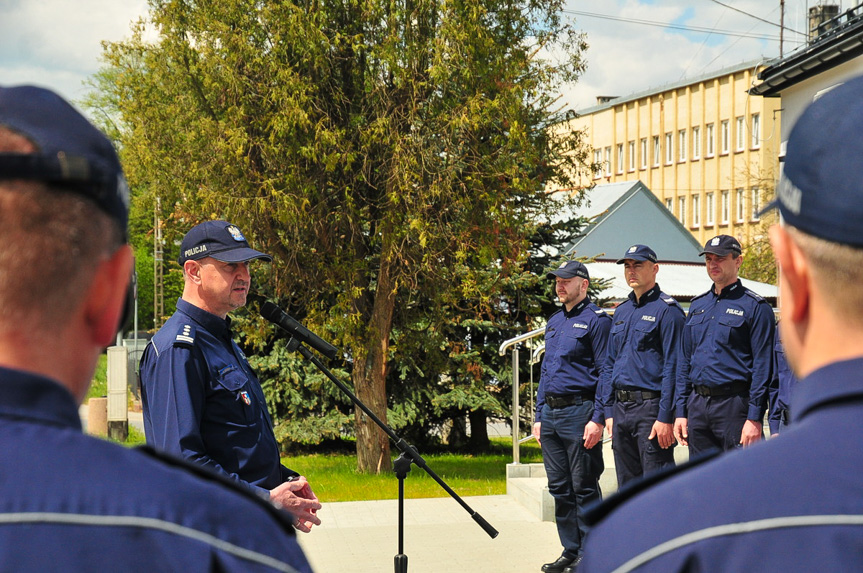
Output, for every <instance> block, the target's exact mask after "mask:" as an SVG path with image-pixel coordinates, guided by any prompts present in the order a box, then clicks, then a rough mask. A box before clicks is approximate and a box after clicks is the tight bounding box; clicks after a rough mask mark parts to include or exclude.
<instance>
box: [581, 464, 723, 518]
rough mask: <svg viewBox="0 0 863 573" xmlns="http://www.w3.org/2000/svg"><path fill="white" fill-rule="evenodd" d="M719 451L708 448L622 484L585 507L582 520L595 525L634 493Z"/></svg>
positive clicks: (688, 468)
mask: <svg viewBox="0 0 863 573" xmlns="http://www.w3.org/2000/svg"><path fill="white" fill-rule="evenodd" d="M720 453H722V452H721V450H710V451H709V452H706V453H704V454H701V455H699V456H698V457H696V458H693V459H690V460H689V461H688V462H686V463H683V464H680V465H677V466H669V467H667V468H664V469H662V470H659V471H657V472H655V473H652V474H650V475H648V476H647V477H645V478H642V479H640V480H634V481H631V482H629V483H627V484H626V485H624V486H623V487H622V488H620V490H618V491H617V493H615V494H614V495H612V496H611V497H609V498H606V499H604V500H603V501H601V502H599V503H597V504H595V505H592V506H590V507H589V508H587V511H585V514H584V521H585V522H586V523H587V524H588V525H591V526H593V525H596V524H597V523H599V522H600V521H602V520H603V519H605V517H606V516H607V515H608V514H609V513H611V512H612V511H614V510H615V509H617V508H618V507H619V506H620V505H623V504H624V503H625V502H627V501H629V500H630V499H632V498H633V497H635V496H636V495H638V494H640V493H642V492H644V491H646V490H647V489H649V488H651V487H653V486H655V485H657V484H659V483H661V482H664V481H665V480H667V479H668V478H671V477H674V476H676V475H677V474H680V473H682V472H685V471H689V470H691V469H693V468H695V467H697V466H700V465H701V464H703V463H704V462H707V461H710V460H712V459H714V458H716V457H717V456H718V455H719V454H720Z"/></svg>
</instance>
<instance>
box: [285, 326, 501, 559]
mask: <svg viewBox="0 0 863 573" xmlns="http://www.w3.org/2000/svg"><path fill="white" fill-rule="evenodd" d="M294 350H296V351H298V352H299V353H300V354H302V355H303V357H305V358H306V359H307V360H309V361H310V362H311V363H312V364H314V365H315V366H316V367H317V368H318V370H320V371H321V372H323V373H324V375H325V376H326V377H327V378H329V379H330V380H332V381H333V383H334V384H335V385H336V386H338V387H339V389H340V390H341V391H342V392H344V393H345V394H347V395H348V397H349V398H350V399H351V401H352V402H353V403H354V404H356V406H357V407H358V408H360V409H361V410H362V411H363V412H365V413H366V415H367V416H368V417H369V418H371V419H372V420H373V421H374V422H375V424H377V425H378V426H379V427H380V429H381V430H383V431H384V432H385V433H386V434H387V435H388V436H389V437H390V439H391V440H392V441H393V443H394V444H395V446H396V448H398V450H399V452H401V453H400V454H399V457H398V458H397V459H396V461H395V462H393V471H394V472H395V474H396V477H398V480H399V525H398V544H399V552H398V554H397V555H396V556H395V559H394V561H395V573H407V570H408V556H407V555H405V552H404V505H405V499H404V498H405V478H406V477H407V475H408V473H410V471H411V464H416V465H417V467H420V468H422V469H424V470H425V472H426V473H427V474H428V475H429V476H431V478H432V479H433V480H435V481H436V482H437V483H438V484H439V485H440V486H441V487H442V488H443V489H444V491H446V492H447V493H448V494H450V496H452V498H453V499H455V500H456V501H457V502H458V503H459V505H461V506H462V507H463V508H464V509H465V511H467V512H468V514H469V515H470V516H471V517H472V518H473V520H474V521H475V522H477V523H478V524H479V526H480V527H482V528H483V530H484V531H485V532H486V533H488V535H489V537H491V538H492V539H494V538H495V537H497V536H498V531H497V530H496V529H495V528H494V527H492V526H491V524H490V523H489V522H487V521H486V520H485V519H484V518H483V517H482V516H481V515H480V514H478V513H477V512H476V511H474V510H473V509H472V508H471V507H470V506H469V505H468V504H467V503H465V501H464V500H463V499H462V498H461V497H459V495H458V494H457V493H456V492H455V491H453V489H452V488H451V487H450V486H449V485H447V483H446V482H445V481H443V479H441V477H440V476H438V475H437V474H436V473H435V472H434V470H432V469H431V468H430V467H429V466H428V464H427V463H426V461H425V460H424V459H423V457H422V456H421V455H420V454H419V452H417V450H416V448H414V447H413V446H412V445H410V444H408V443H407V442H406V441H405V440H404V439H403V438H401V437H399V436H398V434H396V433H395V432H394V431H393V429H392V428H390V427H389V426H388V425H387V424H386V423H384V422H383V421H382V420H381V419H380V418H378V417H377V416H376V415H375V413H374V412H372V411H371V410H370V409H369V408H368V406H366V405H365V404H363V402H362V401H361V400H360V399H359V398H357V397H356V395H354V393H353V392H351V390H350V388H348V387H347V386H346V385H345V384H344V383H343V382H342V381H341V380H339V379H338V378H336V377H335V375H333V373H332V372H330V370H329V369H328V368H327V367H326V366H324V365H323V364H322V363H321V361H320V360H319V359H318V358H317V357H316V356H315V355H314V354H312V352H311V351H310V350H309V349H308V348H306V347H305V346H304V345H303V344H302V343H301V342H300V341H299V340H297V339H296V338H294V337H291V338H290V340H288V351H294Z"/></svg>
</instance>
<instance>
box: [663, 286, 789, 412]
mask: <svg viewBox="0 0 863 573" xmlns="http://www.w3.org/2000/svg"><path fill="white" fill-rule="evenodd" d="M774 328H775V326H774V320H773V310H772V309H771V308H770V305H769V304H767V301H765V300H764V299H763V298H761V297H760V296H758V295H757V294H755V293H754V292H752V291H751V290H749V289H747V288H745V287H744V286H743V283H741V282H740V280H739V279H738V280H737V282H735V283H733V284H730V285H728V286H727V287H725V288H724V289H722V292H721V293H719V294H718V295H717V294H716V293H715V292H714V290H713V288H711V289H710V290H709V291H707V292H706V293H704V294H702V295H698V296H697V297H695V298H694V299H692V304H690V306H689V314H688V316H687V317H686V324H685V326H684V328H683V356H682V359H681V361H680V368H679V376H678V380H677V390H676V397H675V410H676V417H678V418H686V417H687V405H686V402H687V400H688V398H689V395H690V393H691V392H692V386H693V385H702V386H711V387H715V386H722V385H725V384H731V383H733V382H748V383H749V384H750V386H749V412H748V413H747V416H746V419H748V420H756V421H760V420H761V419H762V418H763V417H764V412H765V411H766V402H767V390H768V387H769V386H770V379H771V375H772V364H773V331H774Z"/></svg>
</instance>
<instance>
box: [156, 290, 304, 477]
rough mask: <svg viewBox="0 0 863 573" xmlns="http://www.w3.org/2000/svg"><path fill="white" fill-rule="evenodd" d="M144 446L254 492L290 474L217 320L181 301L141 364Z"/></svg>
mask: <svg viewBox="0 0 863 573" xmlns="http://www.w3.org/2000/svg"><path fill="white" fill-rule="evenodd" d="M141 388H142V402H143V407H144V431H145V433H146V435H147V443H148V444H150V445H152V446H153V447H155V448H158V449H160V450H163V451H166V452H169V453H172V454H175V455H179V456H182V457H184V458H187V459H189V460H192V461H194V462H197V463H199V464H202V465H205V466H207V467H209V468H211V469H213V470H215V471H217V472H219V473H222V474H224V475H226V476H229V477H231V478H232V479H235V480H237V481H240V482H245V483H247V484H250V485H251V486H252V487H256V488H263V489H266V490H270V489H273V488H275V487H276V486H278V485H279V484H281V483H282V482H284V481H285V479H286V478H287V477H288V476H290V475H296V473H295V472H292V471H291V470H288V469H287V468H285V467H284V466H282V465H281V463H280V461H279V446H278V443H277V442H276V437H275V435H274V434H273V427H272V422H271V420H270V415H269V412H268V411H267V404H266V401H265V399H264V393H263V391H262V390H261V385H260V384H259V383H258V379H257V377H256V376H255V374H254V372H252V368H251V367H250V366H249V363H248V361H247V360H246V357H245V355H244V354H243V352H242V351H241V350H240V348H239V347H238V346H237V344H236V343H235V342H234V341H233V340H232V339H231V330H230V319H222V318H220V317H218V316H216V315H214V314H211V313H209V312H206V311H204V310H201V309H200V308H198V307H196V306H195V305H192V304H189V303H188V302H186V301H184V300H183V299H180V300H178V301H177V312H175V313H174V315H173V316H172V317H171V318H170V319H168V321H167V322H166V323H165V325H164V326H162V328H161V329H160V330H159V332H157V333H156V335H155V336H154V337H153V340H151V341H150V344H148V345H147V348H146V349H145V350H144V355H143V356H142V357H141Z"/></svg>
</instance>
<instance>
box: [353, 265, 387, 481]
mask: <svg viewBox="0 0 863 573" xmlns="http://www.w3.org/2000/svg"><path fill="white" fill-rule="evenodd" d="M388 254H389V250H388V249H384V252H383V253H382V255H381V268H380V273H379V275H378V284H377V289H376V291H375V299H374V305H373V308H372V316H371V320H370V321H369V328H368V329H367V331H366V333H367V334H366V337H365V340H366V345H365V348H364V349H362V352H364V354H363V355H362V356H358V357H355V362H354V371H353V382H354V388H355V389H356V392H357V397H358V398H359V399H360V400H362V401H363V402H364V403H365V404H366V406H368V407H369V409H370V410H371V411H372V412H374V414H375V415H376V416H377V417H378V418H380V419H381V420H382V421H383V422H384V423H386V422H387V386H386V374H387V361H388V358H389V349H390V331H391V330H392V322H393V312H394V309H395V281H394V278H393V273H392V264H391V263H392V262H391V261H390V259H389V258H388V257H387V255H388ZM355 428H356V434H357V470H358V471H359V472H361V473H367V474H378V473H381V472H382V471H391V470H392V460H391V459H390V442H389V436H387V434H386V433H385V432H384V431H383V430H381V429H380V428H379V427H378V426H377V424H375V422H374V420H372V419H371V418H369V417H368V416H366V414H365V413H364V412H363V411H362V410H360V409H359V408H357V409H356V424H355Z"/></svg>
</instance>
